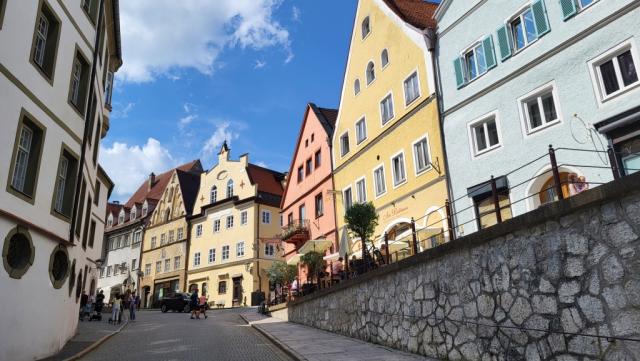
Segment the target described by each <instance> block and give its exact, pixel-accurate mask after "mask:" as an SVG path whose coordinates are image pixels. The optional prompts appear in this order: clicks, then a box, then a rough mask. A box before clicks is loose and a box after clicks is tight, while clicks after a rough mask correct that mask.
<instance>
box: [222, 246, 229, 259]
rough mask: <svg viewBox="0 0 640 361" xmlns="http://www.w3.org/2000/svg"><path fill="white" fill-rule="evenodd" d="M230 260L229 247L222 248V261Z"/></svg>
mask: <svg viewBox="0 0 640 361" xmlns="http://www.w3.org/2000/svg"><path fill="white" fill-rule="evenodd" d="M228 259H229V246H222V260H223V261H224V260H228Z"/></svg>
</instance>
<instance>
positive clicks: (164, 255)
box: [160, 248, 167, 258]
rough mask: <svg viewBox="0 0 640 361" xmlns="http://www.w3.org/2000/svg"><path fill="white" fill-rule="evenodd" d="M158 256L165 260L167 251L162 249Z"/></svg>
mask: <svg viewBox="0 0 640 361" xmlns="http://www.w3.org/2000/svg"><path fill="white" fill-rule="evenodd" d="M160 255H161V257H162V258H167V249H166V248H163V249H162V252H160Z"/></svg>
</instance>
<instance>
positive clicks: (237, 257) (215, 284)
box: [187, 144, 283, 307]
mask: <svg viewBox="0 0 640 361" xmlns="http://www.w3.org/2000/svg"><path fill="white" fill-rule="evenodd" d="M282 179H283V175H282V174H280V173H278V172H274V171H271V170H268V169H264V168H261V167H258V166H255V165H252V164H250V163H249V156H248V155H246V154H245V155H243V156H241V157H240V159H239V160H237V161H235V160H231V159H230V157H229V149H228V148H227V147H226V144H225V145H224V146H223V148H222V150H221V152H220V154H219V156H218V164H217V165H215V166H214V167H213V168H212V169H211V170H209V171H208V172H205V173H203V174H202V179H201V182H200V192H199V194H198V196H197V198H196V205H195V207H194V213H198V214H195V215H194V216H193V217H192V218H191V222H190V223H191V234H190V238H191V241H190V248H189V265H188V267H189V271H188V276H187V278H188V284H189V289H192V287H198V289H199V290H200V291H201V292H202V291H203V290H204V291H206V293H207V295H208V302H209V304H210V305H212V306H214V307H215V306H224V307H234V306H241V305H252V304H255V303H256V302H252V298H251V296H252V292H259V291H261V292H264V294H268V293H269V280H268V277H267V275H266V273H265V269H267V268H269V267H270V266H271V264H272V263H273V262H274V261H275V260H282V259H283V258H282V251H281V250H280V248H279V247H280V246H279V239H278V238H277V237H278V235H279V234H280V232H281V227H280V216H279V212H280V208H279V204H280V200H281V196H282V184H281V181H282Z"/></svg>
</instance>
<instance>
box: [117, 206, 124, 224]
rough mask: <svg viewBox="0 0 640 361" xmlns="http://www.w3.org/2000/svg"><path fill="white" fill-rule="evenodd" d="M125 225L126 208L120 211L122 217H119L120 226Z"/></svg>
mask: <svg viewBox="0 0 640 361" xmlns="http://www.w3.org/2000/svg"><path fill="white" fill-rule="evenodd" d="M122 223H124V208H123V209H122V210H120V215H119V216H118V224H122Z"/></svg>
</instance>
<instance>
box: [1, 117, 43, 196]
mask: <svg viewBox="0 0 640 361" xmlns="http://www.w3.org/2000/svg"><path fill="white" fill-rule="evenodd" d="M43 129H44V128H41V127H39V126H38V125H37V124H36V123H35V122H33V121H32V120H30V119H29V118H27V116H26V115H22V121H21V122H20V123H19V124H18V132H17V134H16V142H15V145H14V149H13V161H12V163H11V167H12V168H13V169H11V171H10V173H9V174H11V181H10V184H11V189H10V190H13V191H15V192H12V193H14V194H15V195H17V196H18V197H20V198H23V199H25V200H27V201H29V202H32V201H33V198H34V197H35V193H36V186H37V179H36V178H37V175H38V170H39V168H40V157H41V155H42V145H43V143H44V130H43ZM25 197H26V198H25Z"/></svg>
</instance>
